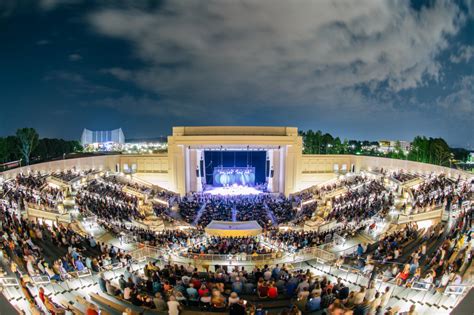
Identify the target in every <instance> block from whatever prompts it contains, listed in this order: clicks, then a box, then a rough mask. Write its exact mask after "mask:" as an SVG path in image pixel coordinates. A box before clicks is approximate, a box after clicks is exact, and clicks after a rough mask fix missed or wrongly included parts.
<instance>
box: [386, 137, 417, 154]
mask: <svg viewBox="0 0 474 315" xmlns="http://www.w3.org/2000/svg"><path fill="white" fill-rule="evenodd" d="M397 142H398V143H399V144H400V148H401V149H402V151H403V152H404V153H405V154H406V153H408V152H410V149H411V143H410V142H409V141H397V140H396V141H393V140H380V141H379V148H378V150H379V151H380V152H382V153H389V152H393V151H395V148H396V147H397Z"/></svg>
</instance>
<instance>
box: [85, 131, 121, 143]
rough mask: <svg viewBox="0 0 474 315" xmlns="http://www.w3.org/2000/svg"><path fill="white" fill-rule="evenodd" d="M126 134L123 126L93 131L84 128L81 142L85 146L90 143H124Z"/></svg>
mask: <svg viewBox="0 0 474 315" xmlns="http://www.w3.org/2000/svg"><path fill="white" fill-rule="evenodd" d="M124 143H125V136H124V134H123V131H122V128H118V129H114V130H100V131H92V130H89V129H86V128H84V130H83V131H82V136H81V144H82V145H83V146H88V145H98V146H100V145H106V144H111V145H114V144H124Z"/></svg>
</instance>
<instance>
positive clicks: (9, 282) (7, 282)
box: [0, 277, 20, 288]
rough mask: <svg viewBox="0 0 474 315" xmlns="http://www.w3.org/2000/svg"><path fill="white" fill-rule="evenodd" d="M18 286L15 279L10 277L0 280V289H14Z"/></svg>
mask: <svg viewBox="0 0 474 315" xmlns="http://www.w3.org/2000/svg"><path fill="white" fill-rule="evenodd" d="M19 285H20V282H18V279H17V278H11V277H8V278H0V287H4V288H6V287H15V286H19Z"/></svg>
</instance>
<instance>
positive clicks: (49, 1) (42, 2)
mask: <svg viewBox="0 0 474 315" xmlns="http://www.w3.org/2000/svg"><path fill="white" fill-rule="evenodd" d="M80 2H82V0H39V2H38V4H39V7H40V8H41V9H42V10H44V11H51V10H54V9H56V8H57V7H58V6H60V5H69V4H77V3H80Z"/></svg>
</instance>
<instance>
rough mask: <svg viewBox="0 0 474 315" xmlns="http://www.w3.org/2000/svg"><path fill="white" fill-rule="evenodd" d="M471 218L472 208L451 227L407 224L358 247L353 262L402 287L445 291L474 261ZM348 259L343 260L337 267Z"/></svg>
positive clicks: (369, 273)
mask: <svg viewBox="0 0 474 315" xmlns="http://www.w3.org/2000/svg"><path fill="white" fill-rule="evenodd" d="M472 216H473V211H472V209H471V210H467V211H463V212H462V213H460V214H459V216H458V217H457V218H456V219H455V222H453V223H452V224H451V226H450V225H446V224H445V223H444V222H440V223H439V224H437V225H433V226H430V227H429V228H426V229H420V228H419V227H418V225H417V224H416V223H410V224H407V225H406V226H405V227H404V228H402V229H400V230H396V231H394V232H391V233H389V234H388V235H385V236H384V237H382V238H381V239H380V240H379V241H378V242H376V243H375V244H373V245H371V246H369V247H364V246H362V245H361V244H359V246H358V249H357V252H356V253H355V257H354V260H353V263H354V264H355V267H356V268H357V269H359V270H360V271H361V273H362V274H364V275H365V276H367V277H373V276H374V275H377V274H378V275H380V277H381V279H383V280H384V281H390V282H393V283H395V284H397V285H400V286H405V287H408V288H411V287H414V288H423V289H429V290H437V291H441V292H443V291H444V290H445V289H446V287H447V286H448V285H460V284H461V283H462V274H463V273H464V272H465V271H466V269H467V267H468V266H469V265H470V264H471V262H472V257H473V255H474V249H473V248H472V247H471V245H470V241H471V228H472ZM348 259H349V258H344V257H341V261H339V262H337V264H339V265H342V264H343V263H344V262H346V263H347V262H348V261H347V260H348Z"/></svg>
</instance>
